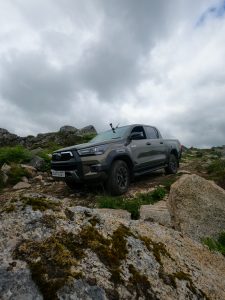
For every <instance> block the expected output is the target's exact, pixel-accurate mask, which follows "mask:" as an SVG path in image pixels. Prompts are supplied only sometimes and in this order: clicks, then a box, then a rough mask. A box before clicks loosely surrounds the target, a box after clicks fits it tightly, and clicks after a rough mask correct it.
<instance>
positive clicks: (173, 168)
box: [165, 154, 178, 174]
mask: <svg viewBox="0 0 225 300" xmlns="http://www.w3.org/2000/svg"><path fill="white" fill-rule="evenodd" d="M177 169H178V160H177V157H176V156H175V155H174V154H170V157H169V162H168V166H167V167H166V168H165V172H166V174H176V173H177Z"/></svg>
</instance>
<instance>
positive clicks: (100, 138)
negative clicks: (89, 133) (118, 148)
mask: <svg viewBox="0 0 225 300" xmlns="http://www.w3.org/2000/svg"><path fill="white" fill-rule="evenodd" d="M128 127H129V126H124V127H119V128H115V132H113V131H112V129H110V130H107V131H104V132H102V133H99V134H98V135H97V136H96V137H94V138H93V139H92V140H91V141H90V143H97V142H104V141H110V140H117V139H121V138H124V137H125V136H126V132H127V130H128Z"/></svg>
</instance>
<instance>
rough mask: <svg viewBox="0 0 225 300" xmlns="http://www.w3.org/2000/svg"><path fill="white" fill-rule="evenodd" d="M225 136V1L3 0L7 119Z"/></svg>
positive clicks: (3, 119) (212, 139)
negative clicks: (142, 126)
mask: <svg viewBox="0 0 225 300" xmlns="http://www.w3.org/2000/svg"><path fill="white" fill-rule="evenodd" d="M110 122H112V123H113V124H115V125H117V124H118V123H120V125H126V124H132V123H146V124H150V125H155V126H157V127H158V128H159V129H160V130H161V132H162V133H163V135H164V136H165V137H168V138H169V137H176V138H179V139H180V141H181V143H182V144H184V145H187V146H191V145H194V146H201V147H204V146H212V145H221V144H225V1H224V0H223V1H221V0H220V1H219V0H197V1H196V0H171V1H166V0H154V1H153V0H142V1H137V0H111V1H108V0H38V1H37V0H0V127H2V128H6V129H8V130H9V131H11V132H14V133H17V134H19V135H22V136H24V135H28V134H37V133H39V132H48V131H57V130H58V129H59V127H61V126H62V125H66V124H68V125H72V126H75V127H77V128H81V127H83V126H86V125H88V124H93V125H94V126H95V127H96V129H97V130H98V131H102V130H105V129H108V128H109V125H108V124H109V123H110Z"/></svg>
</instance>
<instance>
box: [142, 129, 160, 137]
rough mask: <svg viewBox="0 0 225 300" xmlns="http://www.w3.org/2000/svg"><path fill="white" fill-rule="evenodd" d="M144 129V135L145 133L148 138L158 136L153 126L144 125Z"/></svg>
mask: <svg viewBox="0 0 225 300" xmlns="http://www.w3.org/2000/svg"><path fill="white" fill-rule="evenodd" d="M145 131H146V135H147V138H148V139H158V138H159V136H158V133H157V131H156V130H155V128H153V127H150V126H147V127H145Z"/></svg>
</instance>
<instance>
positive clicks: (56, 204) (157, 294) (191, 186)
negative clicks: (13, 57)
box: [0, 126, 225, 300]
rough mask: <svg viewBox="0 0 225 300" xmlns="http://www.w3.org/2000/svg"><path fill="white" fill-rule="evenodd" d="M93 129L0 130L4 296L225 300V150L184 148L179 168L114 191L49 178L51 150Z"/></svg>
mask: <svg viewBox="0 0 225 300" xmlns="http://www.w3.org/2000/svg"><path fill="white" fill-rule="evenodd" d="M88 128H89V129H88V130H87V128H86V129H85V130H84V129H81V130H77V129H74V128H72V127H70V126H67V127H63V128H61V129H60V131H59V132H57V133H50V134H44V135H38V136H37V137H32V138H31V137H27V138H20V137H12V135H11V134H10V133H9V132H8V131H5V130H1V131H0V145H1V147H0V169H1V171H0V203H1V208H0V261H1V264H0V298H1V299H19V298H20V299H163V300H164V299H213V300H214V299H221V300H222V299H225V286H224V281H225V275H224V274H225V234H224V232H225V223H224V214H225V191H224V188H225V147H214V148H212V149H195V148H191V149H186V150H185V152H184V153H183V158H182V161H181V164H180V169H179V172H178V174H176V175H165V174H164V172H163V171H157V172H155V173H153V174H151V175H148V176H144V177H139V178H137V179H136V180H135V181H134V182H132V184H131V187H130V189H129V192H128V193H127V194H126V195H125V196H123V197H110V196H108V195H106V193H105V191H104V187H103V186H102V185H99V186H84V187H83V188H82V189H80V190H70V189H69V188H68V187H67V186H66V185H65V184H64V183H63V182H58V181H57V182H56V181H54V180H53V179H52V177H51V176H50V170H49V167H50V165H49V163H50V154H51V152H52V150H54V149H56V148H57V147H62V146H64V145H65V146H67V145H68V144H71V143H72V144H73V143H78V142H79V143H80V142H84V141H87V140H88V139H90V137H91V136H93V135H94V134H95V133H96V131H95V130H94V128H93V127H88ZM70 137H71V140H70ZM32 139H33V140H32ZM6 141H7V143H6ZM212 180H213V182H212Z"/></svg>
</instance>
